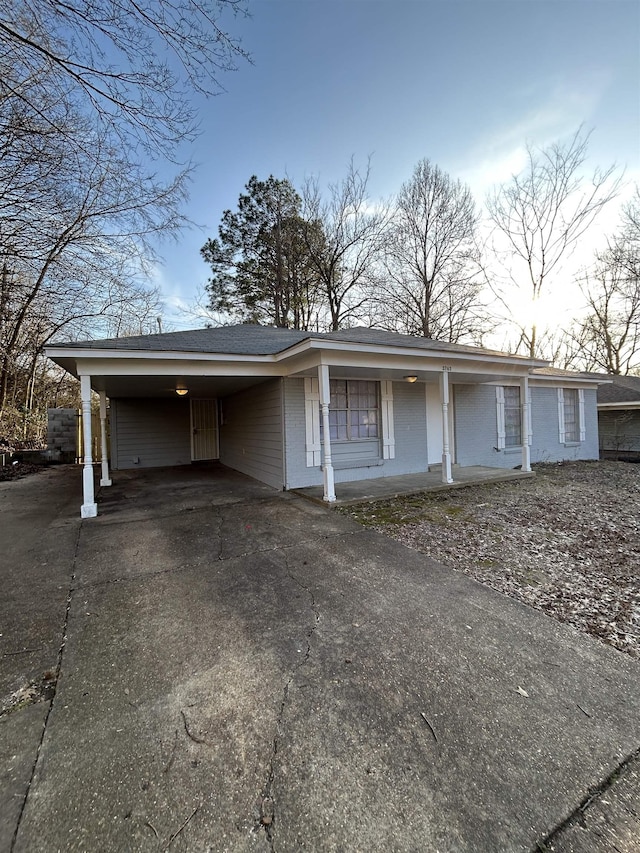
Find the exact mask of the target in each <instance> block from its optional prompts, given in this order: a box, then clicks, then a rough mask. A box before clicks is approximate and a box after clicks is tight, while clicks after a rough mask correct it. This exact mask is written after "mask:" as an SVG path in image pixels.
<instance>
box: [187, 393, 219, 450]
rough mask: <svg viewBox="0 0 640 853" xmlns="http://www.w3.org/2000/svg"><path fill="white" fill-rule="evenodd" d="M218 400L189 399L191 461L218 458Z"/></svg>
mask: <svg viewBox="0 0 640 853" xmlns="http://www.w3.org/2000/svg"><path fill="white" fill-rule="evenodd" d="M219 455H220V453H219V449H218V401H217V400H193V399H192V400H191V461H192V462H198V461H199V460H202V459H218V457H219Z"/></svg>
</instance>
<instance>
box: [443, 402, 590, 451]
mask: <svg viewBox="0 0 640 853" xmlns="http://www.w3.org/2000/svg"><path fill="white" fill-rule="evenodd" d="M557 387H558V386H556V385H554V386H552V387H546V388H545V387H539V386H534V385H531V386H530V393H531V428H532V432H533V437H532V443H531V461H532V462H557V461H560V460H562V459H597V458H598V426H597V410H596V392H595V390H589V389H587V390H585V392H584V401H585V405H584V408H585V427H586V440H585V441H583V442H579V443H575V444H560V441H559V434H558V432H559V430H558V391H557ZM454 398H455V434H456V460H455V461H456V462H457V463H458V464H460V465H487V466H490V467H493V468H515V467H517V466H518V465H520V464H521V459H522V454H521V451H520V448H514V449H512V448H506V449H504V450H496V449H495V448H496V446H497V443H498V432H497V421H496V389H495V386H493V385H456V386H455V388H454Z"/></svg>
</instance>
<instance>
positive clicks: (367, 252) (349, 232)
mask: <svg viewBox="0 0 640 853" xmlns="http://www.w3.org/2000/svg"><path fill="white" fill-rule="evenodd" d="M370 168H371V161H370V160H369V161H368V163H367V168H366V169H365V170H364V171H363V172H361V171H360V170H359V169H357V168H356V166H355V164H354V162H353V160H351V162H350V164H349V167H348V169H347V174H346V175H345V177H344V178H343V179H342V181H339V182H337V183H335V184H330V185H329V188H328V198H327V199H324V198H323V195H322V191H321V189H320V184H319V181H318V179H317V178H308V179H307V180H306V181H305V183H304V186H303V188H302V215H303V219H304V220H305V222H306V231H305V235H306V242H307V249H308V251H309V255H310V257H311V259H312V262H313V264H314V266H315V268H316V270H317V273H318V275H319V277H320V280H321V283H322V289H323V292H324V305H325V308H326V311H327V314H328V318H327V319H328V322H327V323H326V325H327V326H328V327H329V328H330V329H331V330H332V331H335V330H337V329H340V328H341V327H343V326H345V325H347V324H349V323H350V322H351V320H352V319H354V318H355V317H357V316H358V313H359V312H360V311H361V309H362V308H363V307H364V306H365V305H367V303H368V302H369V301H370V300H371V297H372V291H373V289H374V288H375V286H376V284H377V283H378V282H379V276H378V272H379V269H378V265H379V262H380V259H381V254H382V250H383V248H384V242H385V233H386V226H387V222H388V218H389V211H388V208H387V207H386V206H385V205H374V204H372V203H371V201H370V199H369V193H368V184H369V176H370ZM318 235H322V236H321V238H319V236H318Z"/></svg>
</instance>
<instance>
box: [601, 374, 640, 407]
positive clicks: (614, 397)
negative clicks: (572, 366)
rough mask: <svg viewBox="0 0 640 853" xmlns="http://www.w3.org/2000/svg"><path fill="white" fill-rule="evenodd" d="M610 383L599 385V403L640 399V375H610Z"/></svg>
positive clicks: (629, 401) (627, 401) (632, 401)
mask: <svg viewBox="0 0 640 853" xmlns="http://www.w3.org/2000/svg"><path fill="white" fill-rule="evenodd" d="M608 378H609V379H611V380H613V381H612V383H611V384H610V385H600V386H599V387H598V403H634V402H638V401H640V376H609V377H608Z"/></svg>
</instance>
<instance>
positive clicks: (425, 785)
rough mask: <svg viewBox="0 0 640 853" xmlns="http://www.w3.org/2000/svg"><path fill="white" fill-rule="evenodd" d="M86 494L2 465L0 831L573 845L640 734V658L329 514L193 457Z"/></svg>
mask: <svg viewBox="0 0 640 853" xmlns="http://www.w3.org/2000/svg"><path fill="white" fill-rule="evenodd" d="M80 502H81V501H80V471H79V470H78V469H75V468H72V467H68V468H57V469H51V470H49V471H47V472H45V473H43V474H39V475H36V476H33V477H31V478H28V479H25V480H22V481H18V482H14V483H6V484H0V537H1V541H2V543H3V549H4V557H3V560H2V578H1V582H2V588H3V590H4V591H5V595H4V596H3V600H2V604H1V605H0V618H1V619H2V637H0V641H1V643H2V645H1V651H2V655H3V657H2V659H1V665H0V667H1V671H0V686H1V689H2V697H1V698H2V700H3V707H4V709H5V710H4V712H3V714H2V716H1V718H0V759H1V761H2V782H1V790H0V813H1V814H2V818H1V820H0V849H2V850H15V851H40V850H42V851H52V850H64V851H71V850H73V851H114V850H123V851H124V850H131V851H134V850H135V851H138V850H140V851H147V850H148V851H159V850H170V851H181V850H182V851H205V850H206V851H271V850H276V851H290V850H296V849H303V850H313V851H325V850H328V851H334V850H335V851H351V850H357V851H364V850H366V851H370V850H380V851H382V850H384V851H392V850H398V851H440V853H445V851H469V853H471V851H474V853H477V851H533V850H535V849H536V845H538V844H541V843H542V842H543V841H545V840H546V842H547V843H548V845H549V846H548V849H553V850H561V849H562V850H567V851H568V850H573V849H582V848H579V847H575V846H571V844H573V843H574V841H572V838H574V840H575V833H574V836H571V837H569V836H566V835H563V834H562V833H560V834H559V835H557V834H556V835H553V834H552V833H553V832H554V829H556V828H557V827H558V826H560V825H561V824H563V822H565V821H566V819H567V818H568V817H569V816H570V815H571V814H572V813H575V812H576V809H578V807H579V806H580V804H581V803H583V804H584V803H585V802H586V800H587V799H588V798H589V797H590V795H591V794H592V793H594V792H596V790H597V789H599V788H600V787H602V786H603V785H604V784H605V783H606V780H607V779H608V777H610V776H611V774H615V771H616V770H617V768H620V766H621V765H623V764H624V762H625V761H626V760H627V759H628V758H629V756H632V755H633V754H634V753H635V752H636V751H637V750H638V747H639V746H640V667H639V666H638V665H637V663H635V662H634V661H632V660H630V659H629V658H626V657H625V656H623V655H622V654H620V653H617V652H614V651H613V650H611V649H609V648H607V647H605V646H602V645H600V644H597V643H596V642H594V641H592V640H590V639H589V638H587V637H585V636H582V635H579V634H577V633H576V632H575V631H573V630H572V629H569V628H565V627H564V626H562V625H559V624H557V623H555V622H554V621H552V620H550V619H549V618H547V617H545V616H544V615H541V614H540V613H537V612H535V611H533V610H530V609H528V608H526V607H523V606H521V605H519V604H517V603H516V602H514V601H512V600H510V599H508V598H505V597H503V596H501V595H499V594H497V593H495V592H493V591H492V590H490V589H488V588H484V587H482V586H480V585H478V584H476V583H475V582H473V581H471V580H469V579H468V578H466V577H465V576H463V575H460V574H457V573H455V572H452V571H450V570H447V569H445V568H443V567H442V566H439V565H438V564H435V563H433V562H431V561H429V560H428V559H425V557H424V556H422V555H420V554H418V553H415V552H413V551H410V550H407V549H405V548H404V547H402V546H401V545H399V544H397V543H394V542H392V541H390V540H387V539H386V538H385V537H383V536H381V535H378V534H376V533H374V532H371V531H366V530H363V529H362V528H360V527H358V526H357V525H356V524H355V523H354V522H352V521H350V520H348V519H346V518H344V517H342V516H340V515H339V514H337V513H335V512H331V511H328V510H326V509H325V508H323V507H319V506H316V505H314V504H312V503H309V502H306V501H305V500H303V499H302V498H299V497H296V496H292V495H288V494H280V493H276V492H274V491H272V490H271V489H269V488H268V487H266V486H262V485H260V484H258V483H256V482H254V481H251V480H249V479H247V478H244V477H242V476H241V475H236V474H234V473H233V472H222V471H219V472H218V473H217V474H215V473H213V472H212V471H211V470H208V469H206V468H203V469H195V468H194V469H190V468H189V469H183V470H180V469H175V470H165V471H149V472H136V473H135V474H123V473H119V474H116V479H115V484H114V486H112V487H111V488H110V489H103V490H102V494H101V500H100V511H101V515H100V516H99V517H98V518H97V519H90V520H86V521H83V522H81V521H80V519H79V518H78V513H79V506H80ZM623 772H624V771H623ZM637 826H638V825H637V823H636V824H633V822H631V823H629V825H628V826H625V827H622V828H619V835H618V836H617V839H618V841H617V844H618V847H617V848H611V847H610V848H602V849H620V850H624V851H633V850H638V849H640V844H638V835H637ZM578 829H579V827H578ZM580 831H581V832H583V833H584V831H583V830H580ZM550 834H551V837H550ZM578 835H579V832H578ZM625 838H626V841H625ZM578 840H579V839H578ZM625 845H626V846H625ZM586 849H592V850H595V849H600V848H597V845H595V844H592V845H591V846H590V847H589V848H586Z"/></svg>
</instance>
